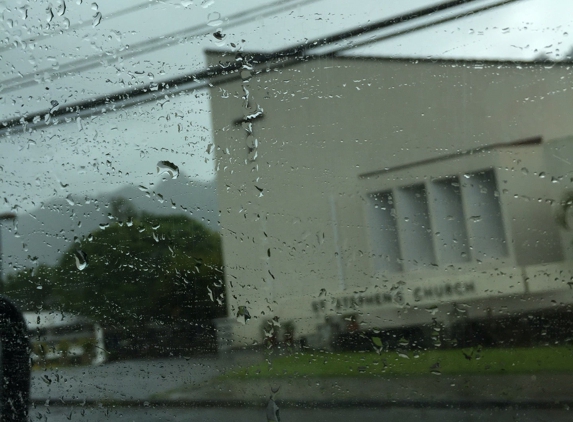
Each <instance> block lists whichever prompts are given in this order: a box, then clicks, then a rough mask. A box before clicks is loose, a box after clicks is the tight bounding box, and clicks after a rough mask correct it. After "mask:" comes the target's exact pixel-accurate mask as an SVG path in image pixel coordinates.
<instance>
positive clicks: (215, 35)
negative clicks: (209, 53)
mask: <svg viewBox="0 0 573 422" xmlns="http://www.w3.org/2000/svg"><path fill="white" fill-rule="evenodd" d="M213 36H214V37H215V38H216V39H218V40H219V41H222V40H223V38H225V34H223V33H222V32H221V31H220V30H219V31H217V32H215V33H214V34H213Z"/></svg>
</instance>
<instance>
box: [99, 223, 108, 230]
mask: <svg viewBox="0 0 573 422" xmlns="http://www.w3.org/2000/svg"><path fill="white" fill-rule="evenodd" d="M108 227H109V223H101V224H100V225H99V228H100V229H102V230H105V229H107V228H108Z"/></svg>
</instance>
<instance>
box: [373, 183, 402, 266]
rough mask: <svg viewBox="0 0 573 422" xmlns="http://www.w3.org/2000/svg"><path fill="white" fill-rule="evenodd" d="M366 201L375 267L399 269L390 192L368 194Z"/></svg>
mask: <svg viewBox="0 0 573 422" xmlns="http://www.w3.org/2000/svg"><path fill="white" fill-rule="evenodd" d="M368 202H369V205H370V206H369V207H368V208H369V219H370V225H371V227H370V233H371V239H372V251H373V253H374V255H375V267H376V269H377V270H378V271H400V270H401V269H402V266H401V264H400V245H399V242H398V227H397V225H396V209H395V208H394V199H393V197H392V193H391V192H389V191H388V192H377V193H374V194H370V195H369V198H368Z"/></svg>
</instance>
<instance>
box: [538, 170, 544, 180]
mask: <svg viewBox="0 0 573 422" xmlns="http://www.w3.org/2000/svg"><path fill="white" fill-rule="evenodd" d="M539 177H540V178H541V179H545V172H543V171H542V172H541V173H539Z"/></svg>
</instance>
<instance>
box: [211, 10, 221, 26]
mask: <svg viewBox="0 0 573 422" xmlns="http://www.w3.org/2000/svg"><path fill="white" fill-rule="evenodd" d="M207 20H208V21H207V25H209V26H220V25H221V24H222V23H223V20H222V19H221V14H220V13H218V12H213V13H209V16H207Z"/></svg>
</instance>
